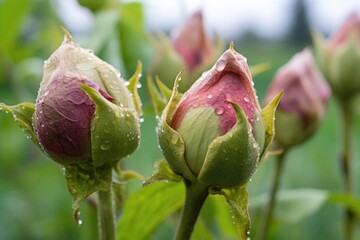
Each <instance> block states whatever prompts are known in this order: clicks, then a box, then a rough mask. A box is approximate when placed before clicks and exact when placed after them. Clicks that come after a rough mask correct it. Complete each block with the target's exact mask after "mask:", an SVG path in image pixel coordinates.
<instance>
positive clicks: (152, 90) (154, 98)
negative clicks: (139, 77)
mask: <svg viewBox="0 0 360 240" xmlns="http://www.w3.org/2000/svg"><path fill="white" fill-rule="evenodd" d="M146 83H147V87H148V91H149V94H150V98H151V102H152V104H153V107H154V110H155V114H156V116H157V117H160V115H161V113H162V111H163V110H164V108H165V106H166V103H167V102H166V100H165V99H164V98H163V96H162V95H161V93H160V92H159V90H158V89H157V87H156V86H155V84H154V82H153V79H152V77H151V75H150V74H149V75H147V77H146Z"/></svg>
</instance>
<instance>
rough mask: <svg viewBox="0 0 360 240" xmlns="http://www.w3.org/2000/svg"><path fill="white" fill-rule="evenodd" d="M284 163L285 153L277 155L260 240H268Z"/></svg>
mask: <svg viewBox="0 0 360 240" xmlns="http://www.w3.org/2000/svg"><path fill="white" fill-rule="evenodd" d="M284 162H285V151H284V152H282V153H281V154H280V155H278V157H277V159H276V168H275V174H274V178H273V181H272V185H271V189H270V198H269V201H268V204H267V206H266V208H265V217H264V222H263V225H262V227H261V228H260V230H261V232H260V237H259V239H261V240H266V239H268V235H269V230H270V226H271V222H272V218H273V213H274V209H275V203H276V194H277V191H278V189H279V183H280V177H281V174H282V170H283V168H284Z"/></svg>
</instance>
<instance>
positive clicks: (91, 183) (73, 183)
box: [64, 163, 112, 223]
mask: <svg viewBox="0 0 360 240" xmlns="http://www.w3.org/2000/svg"><path fill="white" fill-rule="evenodd" d="M111 171H112V170H111V166H108V165H106V166H105V167H100V168H96V167H94V166H93V165H92V164H88V163H79V164H70V165H66V166H64V175H65V180H66V186H67V189H68V191H69V193H70V195H71V198H72V208H73V215H74V219H75V221H76V222H77V223H78V222H79V214H78V212H79V208H80V206H81V203H82V202H83V201H84V200H85V199H86V198H87V197H88V196H89V195H90V194H92V193H93V192H96V191H98V190H101V191H108V190H109V189H110V186H111Z"/></svg>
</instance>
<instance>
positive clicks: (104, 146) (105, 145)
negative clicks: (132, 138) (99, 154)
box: [100, 140, 111, 151]
mask: <svg viewBox="0 0 360 240" xmlns="http://www.w3.org/2000/svg"><path fill="white" fill-rule="evenodd" d="M110 147H111V145H110V141H109V140H105V141H103V142H102V143H101V145H100V148H101V149H102V150H104V151H106V150H109V149H110Z"/></svg>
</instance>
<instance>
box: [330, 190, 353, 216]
mask: <svg viewBox="0 0 360 240" xmlns="http://www.w3.org/2000/svg"><path fill="white" fill-rule="evenodd" d="M328 200H329V201H330V202H332V203H340V204H343V205H344V206H346V207H347V208H349V209H351V210H352V211H353V212H354V213H355V214H356V216H357V217H358V218H359V219H360V199H359V198H355V197H354V196H351V195H348V194H341V193H330V194H329V198H328Z"/></svg>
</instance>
